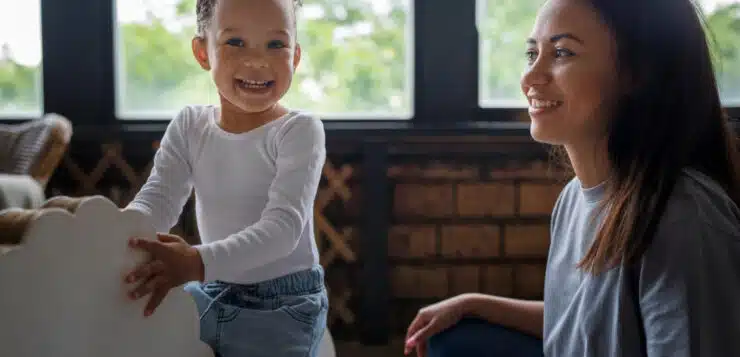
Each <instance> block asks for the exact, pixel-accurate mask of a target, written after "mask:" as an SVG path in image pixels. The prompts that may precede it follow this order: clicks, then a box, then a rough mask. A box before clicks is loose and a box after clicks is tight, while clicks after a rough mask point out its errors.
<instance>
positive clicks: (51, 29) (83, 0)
mask: <svg viewBox="0 0 740 357" xmlns="http://www.w3.org/2000/svg"><path fill="white" fill-rule="evenodd" d="M113 6H114V2H113V1H101V0H65V1H59V0H41V23H42V30H41V34H42V48H43V91H44V112H47V113H48V112H55V113H59V114H62V115H64V116H66V117H68V118H69V120H70V121H72V123H73V124H74V126H75V127H76V128H78V127H83V128H84V127H93V126H95V127H99V126H100V127H105V126H108V125H114V124H115V118H114V115H113V113H114V104H115V101H114V93H115V91H114V78H115V75H114V73H115V72H114V68H113V67H114V66H113V58H114V52H113V21H114V16H113V14H114V13H113Z"/></svg>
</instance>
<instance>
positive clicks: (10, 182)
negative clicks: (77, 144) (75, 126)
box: [0, 113, 72, 209]
mask: <svg viewBox="0 0 740 357" xmlns="http://www.w3.org/2000/svg"><path fill="white" fill-rule="evenodd" d="M71 138H72V124H71V123H70V121H69V120H68V119H66V118H64V117H63V116H61V115H58V114H53V113H52V114H47V115H45V116H44V117H42V118H40V119H38V120H31V121H28V122H25V123H22V124H5V125H0V209H4V208H9V207H18V208H36V207H37V206H38V205H40V204H41V203H43V201H44V199H45V196H44V191H45V189H46V185H47V184H48V182H49V179H50V178H51V176H52V175H53V174H54V171H55V170H56V168H57V167H58V166H59V163H60V162H61V160H62V157H63V156H64V154H65V152H66V151H67V148H68V147H69V143H70V140H71Z"/></svg>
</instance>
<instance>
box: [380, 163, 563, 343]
mask: <svg viewBox="0 0 740 357" xmlns="http://www.w3.org/2000/svg"><path fill="white" fill-rule="evenodd" d="M389 176H390V178H391V179H392V182H393V199H392V202H393V213H392V214H393V225H392V227H391V231H390V234H389V237H388V248H389V255H390V258H391V264H392V269H391V288H392V294H393V308H394V313H393V318H392V319H393V322H392V325H393V328H394V330H395V332H396V333H400V332H402V331H403V329H405V327H406V324H408V322H409V321H410V319H411V318H413V315H414V314H415V313H416V311H417V310H418V308H419V307H421V306H423V305H425V304H428V303H430V302H434V301H438V300H439V299H442V298H445V297H449V296H453V295H456V294H460V293H465V292H484V293H489V294H497V295H503V296H509V297H519V298H527V299H541V298H542V290H543V283H544V268H545V260H546V257H547V250H548V247H549V222H550V219H549V218H550V213H551V211H552V208H553V205H554V203H555V200H556V199H557V196H558V194H559V192H560V190H561V189H562V187H563V186H564V184H565V183H566V182H567V176H565V175H564V174H563V173H561V172H554V171H553V170H552V169H551V167H550V165H549V164H547V163H546V162H545V161H543V160H541V159H539V160H537V159H533V160H528V161H527V160H521V159H508V162H507V161H504V162H493V163H492V162H483V163H471V164H460V163H456V162H447V163H445V162H440V161H436V162H431V163H427V164H402V165H394V166H392V167H391V168H390V169H389Z"/></svg>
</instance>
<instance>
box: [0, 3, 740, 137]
mask: <svg viewBox="0 0 740 357" xmlns="http://www.w3.org/2000/svg"><path fill="white" fill-rule="evenodd" d="M40 1H41V23H42V31H41V33H42V49H43V67H42V68H43V69H42V75H43V80H42V90H43V100H42V102H43V110H42V112H44V113H48V112H56V113H59V114H62V115H65V116H67V117H68V118H69V119H70V120H71V121H72V123H73V124H74V126H75V132H76V136H77V135H85V133H89V135H95V136H97V137H100V135H103V137H111V136H112V137H119V136H120V135H125V134H142V133H162V132H163V131H164V128H165V127H166V125H167V123H168V121H169V119H171V118H161V119H159V118H158V119H151V118H150V119H135V120H120V119H119V118H117V116H116V107H115V105H116V96H117V92H116V77H117V76H118V74H117V69H116V52H115V50H116V48H115V46H116V38H115V36H116V29H115V26H116V16H115V13H116V12H115V10H116V8H115V0H111V1H100V0H67V1H64V2H59V1H57V0H40ZM477 6H478V5H477V2H476V0H459V1H455V2H454V4H453V3H452V2H450V1H448V0H413V1H412V9H411V13H410V14H409V16H410V21H409V23H410V24H412V26H413V29H412V33H413V36H412V37H413V48H410V49H409V50H412V51H413V54H412V55H411V56H410V58H411V59H412V60H413V63H412V65H411V67H412V68H413V70H412V71H413V73H411V74H410V78H411V79H412V81H413V83H412V87H413V94H412V95H413V100H412V103H413V105H412V116H411V118H410V119H394V118H387V117H386V118H373V117H367V118H362V117H357V116H352V117H351V118H341V117H338V118H332V119H328V120H326V121H325V123H326V125H325V126H326V128H327V131H329V132H342V133H348V134H350V133H351V135H360V136H366V135H368V134H363V133H369V132H372V133H375V134H377V133H379V132H385V133H387V134H388V135H396V134H401V133H409V132H412V133H414V134H419V135H427V133H428V134H429V135H438V134H439V133H440V130H445V132H444V134H446V135H449V134H466V133H478V134H485V135H491V134H492V133H495V134H504V135H512V134H518V135H528V124H527V123H526V121H523V120H521V119H522V118H524V117H526V110H525V109H523V108H515V107H512V108H504V107H498V108H483V107H480V105H479V71H480V68H479V66H480V63H479V37H478V30H477ZM440 24H444V26H440ZM450 28H455V31H450V30H449V29H450ZM440 44H444V45H440ZM450 53H456V54H459V55H456V56H449V54H450ZM68 83H74V87H75V90H74V91H72V90H69V87H70V86H69V85H68ZM726 110H727V112H728V114H729V115H730V116H731V117H733V118H740V106H735V107H727V108H726ZM14 119H16V120H14ZM17 119H24V118H7V117H6V118H0V122H17Z"/></svg>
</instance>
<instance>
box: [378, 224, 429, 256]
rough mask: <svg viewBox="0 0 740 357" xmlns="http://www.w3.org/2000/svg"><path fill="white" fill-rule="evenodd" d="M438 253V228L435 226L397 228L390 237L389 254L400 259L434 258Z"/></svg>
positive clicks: (392, 230) (391, 231)
mask: <svg viewBox="0 0 740 357" xmlns="http://www.w3.org/2000/svg"><path fill="white" fill-rule="evenodd" d="M436 253H437V228H436V227H435V226H433V225H423V226H395V227H392V228H391V230H390V234H389V237H388V254H389V255H390V256H391V257H398V258H423V257H432V256H434V255H436Z"/></svg>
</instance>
